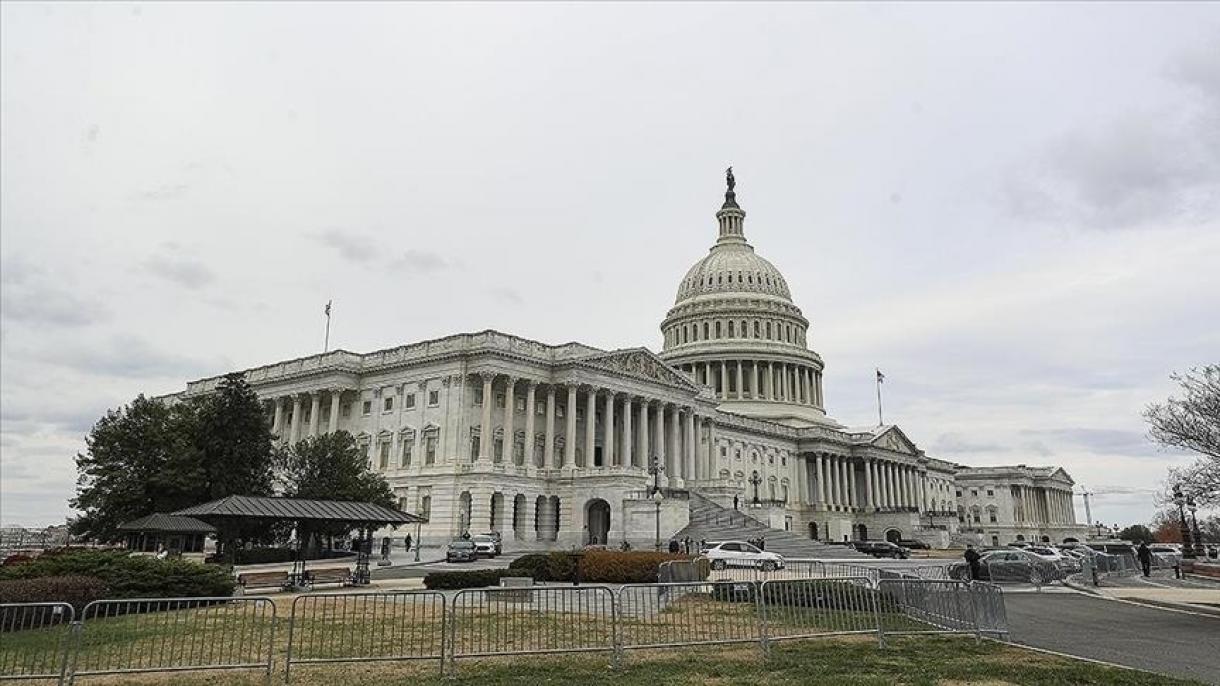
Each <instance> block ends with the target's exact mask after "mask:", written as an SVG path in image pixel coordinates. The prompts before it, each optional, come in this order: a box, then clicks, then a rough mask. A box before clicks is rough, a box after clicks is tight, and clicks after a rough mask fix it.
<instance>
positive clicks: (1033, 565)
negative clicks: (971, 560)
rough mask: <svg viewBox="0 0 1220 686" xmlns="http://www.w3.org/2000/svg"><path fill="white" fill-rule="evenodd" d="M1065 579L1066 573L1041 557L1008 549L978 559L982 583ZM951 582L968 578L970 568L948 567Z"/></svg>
mask: <svg viewBox="0 0 1220 686" xmlns="http://www.w3.org/2000/svg"><path fill="white" fill-rule="evenodd" d="M1062 577H1063V570H1061V569H1060V568H1059V567H1056V566H1055V565H1054V564H1053V563H1052V562H1050V561H1049V560H1044V559H1042V558H1041V557H1039V556H1038V555H1035V554H1033V553H1030V552H1027V551H1025V550H1018V549H1016V548H1009V549H1007V550H988V551H986V552H984V553H983V554H982V557H981V558H980V559H979V581H1017V582H1028V583H1044V582H1047V581H1051V580H1053V579H1059V578H1062ZM949 578H950V579H969V578H970V566H969V565H967V564H966V563H965V562H956V563H954V564H952V565H950V567H949Z"/></svg>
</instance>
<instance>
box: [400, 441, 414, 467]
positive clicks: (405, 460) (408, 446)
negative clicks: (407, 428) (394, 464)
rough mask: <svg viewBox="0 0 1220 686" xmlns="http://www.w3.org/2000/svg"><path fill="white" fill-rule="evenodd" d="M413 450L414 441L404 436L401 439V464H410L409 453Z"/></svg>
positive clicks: (407, 465)
mask: <svg viewBox="0 0 1220 686" xmlns="http://www.w3.org/2000/svg"><path fill="white" fill-rule="evenodd" d="M414 450H415V441H413V440H411V439H410V438H404V439H403V441H402V466H403V467H410V466H411V453H412V452H413V451H414Z"/></svg>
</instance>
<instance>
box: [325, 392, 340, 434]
mask: <svg viewBox="0 0 1220 686" xmlns="http://www.w3.org/2000/svg"><path fill="white" fill-rule="evenodd" d="M342 397H343V391H342V390H340V389H334V390H332V391H331V392H330V427H329V428H328V431H329V432H330V433H332V434H333V433H335V432H336V431H338V430H339V402H340V400H339V399H340V398H342Z"/></svg>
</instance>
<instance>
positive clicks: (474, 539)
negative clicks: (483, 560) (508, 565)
mask: <svg viewBox="0 0 1220 686" xmlns="http://www.w3.org/2000/svg"><path fill="white" fill-rule="evenodd" d="M470 542H471V543H474V552H475V555H477V556H478V557H484V556H486V557H495V556H496V539H494V538H492V537H491V536H489V535H487V534H476V535H474V536H471V537H470Z"/></svg>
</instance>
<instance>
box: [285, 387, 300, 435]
mask: <svg viewBox="0 0 1220 686" xmlns="http://www.w3.org/2000/svg"><path fill="white" fill-rule="evenodd" d="M299 440H301V394H300V393H293V394H292V424H291V425H290V426H289V428H288V442H289V443H292V444H295V443H296V442H297V441H299Z"/></svg>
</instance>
